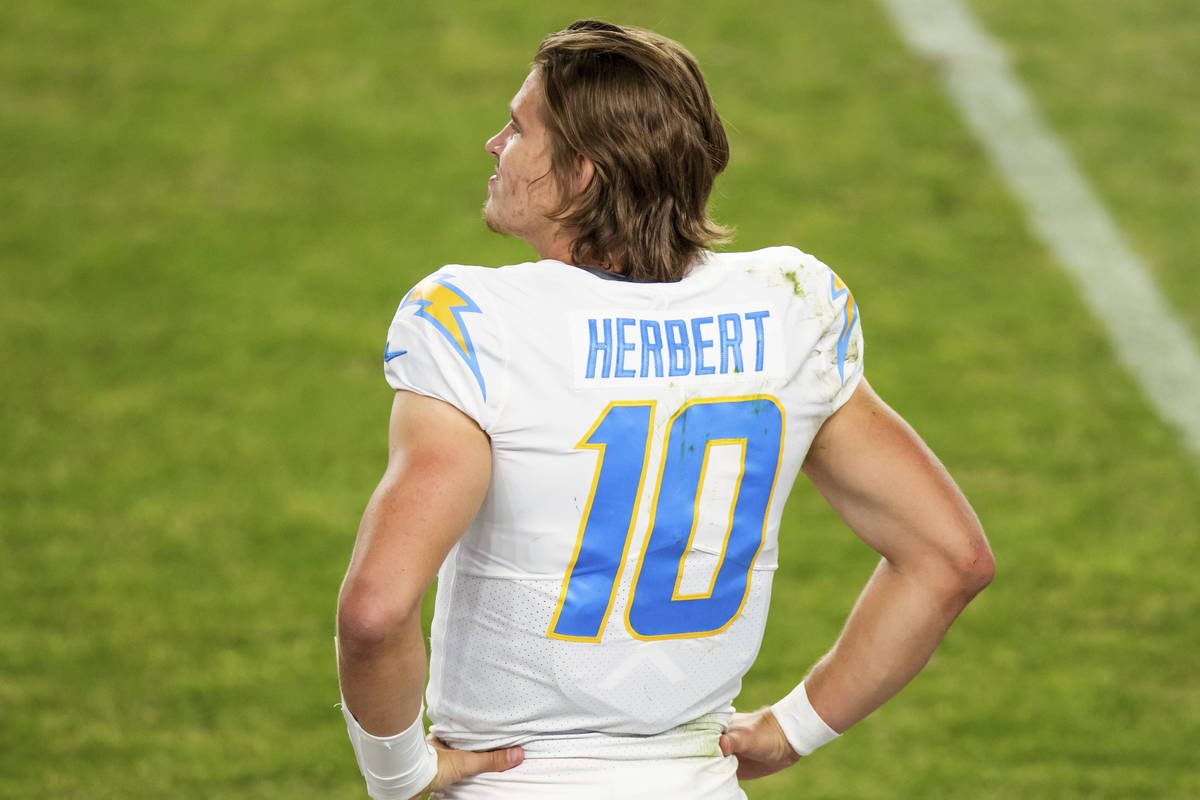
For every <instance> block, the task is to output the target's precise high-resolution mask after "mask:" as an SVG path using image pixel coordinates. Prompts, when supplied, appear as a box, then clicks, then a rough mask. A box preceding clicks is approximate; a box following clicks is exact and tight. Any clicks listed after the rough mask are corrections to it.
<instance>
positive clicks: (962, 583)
mask: <svg viewBox="0 0 1200 800" xmlns="http://www.w3.org/2000/svg"><path fill="white" fill-rule="evenodd" d="M953 568H954V573H955V580H956V584H957V586H956V588H957V591H958V593H959V594H960V595H961V596H963V597H964V598H965V599H966V600H970V599H971V598H973V597H974V596H975V595H977V594H979V593H980V592H982V591H983V590H984V589H986V588H987V586H988V584H989V583H991V582H992V578H994V577H995V576H996V557H995V556H994V555H993V554H992V548H991V547H989V546H988V543H987V539H986V538H984V536H983V532H982V531H980V532H979V533H978V534H977V535H973V536H971V537H970V538H969V540H968V541H967V543H966V546H965V547H964V548H963V549H962V551H961V552H960V553H958V554H957V555H956V557H955V559H954V565H953Z"/></svg>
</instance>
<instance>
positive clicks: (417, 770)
mask: <svg viewBox="0 0 1200 800" xmlns="http://www.w3.org/2000/svg"><path fill="white" fill-rule="evenodd" d="M424 715H425V704H424V703H422V704H421V710H420V712H418V714H417V718H416V719H415V720H413V724H412V725H409V726H408V728H406V729H405V730H403V731H401V732H400V733H397V734H396V735H395V736H387V737H383V738H381V737H379V736H372V735H371V734H369V733H367V732H366V731H364V730H363V729H362V726H361V725H359V724H358V720H356V719H355V718H354V715H353V714H351V713H350V709H348V708H346V701H345V700H343V701H342V716H343V717H345V718H346V732H347V733H349V734H350V744H352V745H353V746H354V758H355V760H357V761H358V771H359V772H361V773H362V776H363V779H364V780H366V782H367V794H368V795H370V796H371V797H372V798H374V800H409V798H411V797H413V796H414V795H416V794H418V793H420V791H421V790H422V789H424V788H425V787H426V786H428V785H429V782H430V781H432V780H433V778H434V776H435V775H436V774H437V751H436V750H434V749H433V746H432V745H430V744H429V742H427V741H425V720H424Z"/></svg>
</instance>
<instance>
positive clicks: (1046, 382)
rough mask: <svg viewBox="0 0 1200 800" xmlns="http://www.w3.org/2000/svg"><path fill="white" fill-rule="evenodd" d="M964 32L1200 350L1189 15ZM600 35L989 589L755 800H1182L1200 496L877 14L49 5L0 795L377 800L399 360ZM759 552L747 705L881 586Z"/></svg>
mask: <svg viewBox="0 0 1200 800" xmlns="http://www.w3.org/2000/svg"><path fill="white" fill-rule="evenodd" d="M969 5H970V7H971V8H972V9H973V10H974V11H975V12H976V14H977V15H978V17H979V18H980V21H981V22H982V23H983V25H984V26H986V28H987V29H988V30H989V31H990V32H991V34H992V35H993V36H995V37H996V38H997V39H999V40H1000V41H1001V42H1002V43H1003V45H1004V46H1005V47H1006V48H1007V50H1008V52H1009V53H1010V55H1011V57H1012V65H1013V68H1014V70H1015V71H1016V74H1017V75H1018V76H1019V77H1020V78H1021V80H1022V81H1023V82H1024V84H1025V86H1026V88H1027V89H1028V91H1029V92H1030V94H1031V95H1032V96H1033V97H1034V98H1035V100H1036V102H1037V103H1038V105H1039V107H1040V108H1041V110H1042V112H1043V114H1044V116H1045V118H1046V120H1047V121H1048V123H1049V124H1050V125H1051V126H1052V127H1053V128H1054V130H1055V131H1056V132H1057V133H1058V134H1059V135H1060V136H1061V137H1062V140H1063V142H1064V143H1065V145H1066V146H1067V147H1068V149H1069V150H1070V151H1071V152H1072V154H1073V155H1074V156H1075V158H1076V160H1077V162H1078V164H1079V166H1080V168H1081V170H1082V171H1083V172H1084V173H1085V174H1086V176H1087V177H1088V179H1089V180H1090V181H1091V183H1092V184H1093V186H1094V187H1095V189H1096V191H1097V194H1098V195H1099V196H1100V198H1101V199H1102V200H1103V202H1104V203H1105V204H1106V205H1107V206H1108V208H1109V209H1110V210H1111V211H1112V213H1113V216H1114V218H1115V219H1116V221H1117V222H1118V224H1119V225H1120V227H1121V228H1122V230H1123V231H1124V233H1125V234H1126V236H1127V237H1128V239H1129V241H1130V243H1131V244H1132V246H1133V248H1134V250H1136V251H1137V252H1138V253H1139V254H1140V255H1141V256H1142V257H1143V258H1144V259H1145V261H1146V264H1147V266H1148V268H1149V269H1150V271H1151V273H1152V276H1153V278H1154V280H1155V281H1156V282H1157V284H1158V286H1159V287H1160V289H1161V290H1162V292H1163V293H1164V295H1166V296H1167V297H1168V298H1169V301H1170V302H1171V304H1172V305H1173V306H1174V308H1175V310H1176V311H1177V313H1178V314H1179V316H1180V317H1181V318H1182V320H1183V321H1184V323H1185V326H1186V327H1187V328H1188V330H1189V331H1190V333H1191V335H1192V336H1193V340H1194V341H1200V271H1198V270H1197V268H1196V267H1197V263H1196V255H1195V254H1196V253H1198V252H1200V225H1197V224H1196V220H1197V219H1198V218H1200V147H1197V144H1198V143H1200V5H1197V4H1196V3H1194V2H1191V0H1144V2H1140V3H1128V2H1124V0H1046V2H1039V3H1012V2H1001V0H969ZM506 6H507V7H506ZM590 16H596V17H602V18H605V19H609V20H612V21H615V22H623V23H628V24H635V25H641V26H646V27H651V28H654V29H656V30H658V31H660V32H661V33H664V34H666V35H669V36H672V37H674V38H676V39H678V40H680V41H681V42H683V43H684V44H685V45H686V46H688V47H689V48H690V49H691V50H692V52H693V53H695V55H696V56H697V58H698V59H699V61H700V63H701V65H702V66H703V67H704V69H705V72H706V75H707V77H708V79H709V82H710V87H711V90H712V93H713V95H714V97H715V99H716V101H717V104H718V107H719V110H720V112H721V114H722V116H723V118H724V119H725V121H726V124H727V126H728V130H729V135H730V139H731V145H732V150H733V159H732V163H731V165H730V167H729V170H728V172H727V173H726V174H725V176H724V177H723V178H722V179H721V180H720V182H719V183H718V186H717V190H716V193H715V196H714V200H713V210H714V214H715V216H716V217H717V218H718V219H719V220H720V221H722V222H725V223H729V224H733V225H735V226H736V227H737V229H738V236H737V239H736V241H735V242H734V245H733V247H735V248H737V249H753V248H757V247H761V246H766V245H773V244H781V243H787V244H794V245H796V246H798V247H800V248H802V249H804V250H807V251H809V252H812V253H814V254H816V255H817V256H818V257H820V258H822V259H823V260H824V261H826V262H827V263H829V264H830V265H831V266H833V267H834V268H835V269H836V270H838V272H839V273H840V274H841V276H842V277H843V278H844V279H845V280H846V282H847V283H848V284H849V285H850V286H851V287H852V288H853V289H854V291H855V296H856V298H857V300H858V303H859V306H860V308H861V310H862V315H863V322H864V330H865V333H866V342H867V351H866V353H867V354H866V363H867V374H868V375H869V376H870V378H871V380H872V382H873V384H874V385H875V387H876V388H877V389H878V390H879V391H880V393H881V394H882V395H883V396H884V397H885V398H887V399H888V400H889V401H890V402H891V403H892V404H893V405H894V406H895V407H896V408H897V409H898V410H899V411H900V412H901V413H902V414H904V415H905V416H906V417H907V418H908V419H909V420H910V421H911V422H912V423H913V425H914V426H915V427H916V428H917V429H918V431H920V432H921V433H922V434H923V435H924V436H925V438H926V439H927V440H928V442H929V443H930V444H931V446H932V447H933V448H934V450H935V451H936V452H937V453H938V454H939V455H940V456H941V457H942V459H943V460H944V461H945V463H946V465H947V466H948V468H949V469H950V471H951V472H952V473H953V474H954V476H955V477H956V478H957V479H958V481H959V483H960V484H961V485H962V487H963V489H964V490H965V491H966V493H967V495H968V496H969V497H970V498H971V499H972V501H973V503H974V504H975V507H976V509H977V510H978V512H979V515H980V517H981V518H982V520H983V522H984V525H985V527H986V528H987V530H988V532H989V536H990V538H991V542H992V546H993V548H994V550H995V552H996V555H997V559H998V562H999V571H998V574H997V578H996V581H995V583H994V584H993V585H992V587H991V588H990V589H988V590H987V591H986V592H985V593H984V594H983V595H981V597H980V598H979V599H978V600H977V601H976V602H975V603H974V604H973V605H972V606H971V607H970V608H969V609H968V610H967V612H966V614H965V615H964V617H963V618H962V619H961V620H960V621H959V623H958V624H957V625H956V626H955V627H954V629H953V630H952V631H951V633H950V635H949V637H948V638H947V640H946V641H945V643H944V644H943V646H942V647H941V649H940V650H939V651H938V653H937V654H936V655H935V656H934V659H933V661H932V662H931V664H930V665H929V667H928V668H927V669H926V671H925V672H924V673H922V674H921V675H920V676H919V677H918V678H917V680H916V681H915V682H914V683H913V684H912V685H911V686H910V687H909V688H908V689H907V690H906V691H905V692H903V693H902V694H901V695H900V696H899V697H897V698H896V699H895V700H893V701H892V702H891V703H889V704H888V705H887V706H885V707H884V708H883V709H882V710H880V711H879V712H877V713H876V714H875V715H873V716H872V717H870V718H869V719H868V720H866V721H865V722H863V723H861V724H860V725H859V726H857V727H856V728H854V729H853V730H852V731H851V732H850V733H848V734H847V735H846V736H845V737H844V738H843V739H842V740H840V741H838V742H837V743H836V744H834V745H831V746H829V747H826V748H824V749H823V750H821V751H820V752H819V753H818V754H816V755H815V756H814V757H812V758H811V759H806V760H805V761H803V762H802V763H801V764H800V765H798V766H797V767H795V768H794V769H792V770H790V771H788V772H786V773H783V774H781V775H777V776H774V777H771V778H768V779H764V780H761V781H757V782H754V783H751V784H746V786H745V788H746V789H747V791H748V793H749V795H750V797H751V798H753V799H754V800H760V799H761V800H767V799H769V798H796V797H805V798H831V799H832V798H848V797H854V798H900V797H921V798H942V797H946V798H950V797H963V796H971V797H974V798H980V799H982V798H997V799H999V798H1006V799H1007V798H1013V797H1021V798H1024V800H1033V798H1054V799H1055V800H1063V799H1064V798H1183V797H1197V796H1200V775H1198V773H1197V770H1196V767H1195V744H1196V742H1197V741H1200V683H1198V680H1197V678H1198V674H1197V673H1198V670H1197V666H1196V664H1197V657H1198V656H1200V647H1198V645H1200V623H1198V620H1200V589H1198V588H1197V582H1196V578H1195V570H1196V566H1197V563H1200V461H1198V459H1197V457H1196V455H1195V454H1189V453H1188V451H1187V450H1186V449H1185V448H1184V447H1183V445H1182V444H1181V437H1180V434H1179V432H1178V431H1177V430H1175V429H1173V428H1171V427H1170V426H1169V425H1167V424H1166V423H1164V422H1162V421H1161V420H1160V419H1159V418H1158V417H1157V416H1156V415H1155V413H1154V411H1153V410H1152V409H1151V408H1150V406H1149V405H1148V404H1147V402H1146V400H1145V399H1144V396H1143V394H1142V391H1141V390H1140V388H1139V387H1138V386H1137V384H1136V383H1135V382H1134V380H1133V379H1132V378H1131V377H1130V376H1129V375H1128V374H1127V373H1126V372H1125V371H1124V370H1123V369H1122V368H1121V367H1120V366H1119V365H1118V363H1117V362H1116V360H1115V358H1114V357H1113V355H1112V350H1111V347H1110V345H1109V343H1108V341H1107V340H1106V338H1105V336H1104V334H1103V332H1102V329H1101V327H1100V326H1099V324H1098V323H1097V322H1096V321H1095V320H1094V319H1093V318H1092V317H1091V315H1090V314H1089V312H1088V311H1087V309H1086V308H1085V307H1084V305H1083V303H1082V301H1081V300H1080V298H1079V296H1078V293H1077V292H1076V290H1075V288H1074V284H1073V283H1072V282H1071V281H1070V280H1069V279H1068V278H1067V277H1066V275H1065V274H1064V273H1063V271H1062V270H1061V269H1060V267H1059V265H1058V264H1056V263H1055V261H1054V259H1053V257H1052V256H1051V255H1050V254H1049V253H1048V252H1047V251H1046V250H1045V248H1044V247H1043V246H1042V245H1041V244H1040V243H1039V242H1038V241H1037V240H1036V239H1035V238H1034V237H1033V236H1032V235H1031V234H1030V233H1029V231H1028V229H1027V225H1026V221H1025V218H1024V216H1023V212H1022V210H1021V208H1020V206H1019V204H1018V202H1017V201H1016V200H1015V199H1014V197H1013V196H1012V194H1011V193H1010V192H1009V190H1008V189H1007V188H1006V186H1005V185H1004V183H1003V182H1002V180H1001V178H1000V177H999V176H998V175H997V173H996V172H995V170H994V169H993V167H992V166H991V164H990V163H989V162H988V160H987V158H986V156H985V154H984V152H983V150H982V148H981V146H980V145H979V144H978V143H977V141H976V140H975V139H974V138H973V137H972V135H971V134H970V133H969V131H968V130H967V129H966V127H965V125H964V124H963V123H962V121H961V120H960V119H959V117H958V115H957V112H956V111H955V109H954V107H953V105H952V104H951V102H950V101H949V100H948V99H947V96H946V95H945V93H944V92H943V90H942V89H941V86H940V83H939V80H938V73H937V69H936V66H935V65H933V64H930V63H928V62H927V61H924V60H922V59H921V58H920V57H919V56H917V55H915V54H913V53H912V52H911V51H910V50H909V49H908V48H907V47H906V46H905V45H904V44H903V42H902V40H901V39H900V37H899V36H898V34H897V33H896V31H895V30H894V28H893V27H892V26H891V23H890V22H889V19H888V17H887V16H886V15H885V13H884V12H883V10H882V8H881V6H879V5H878V4H876V3H873V2H867V1H866V0H852V1H851V2H843V3H827V2H817V0H804V1H803V2H797V1H796V0H786V1H785V0H764V2H760V3H756V4H753V5H751V6H748V7H745V8H743V7H742V6H741V5H740V4H731V3H725V2H718V1H717V0H691V1H690V2H682V0H678V1H671V0H637V2H634V1H633V0H627V1H618V0H613V1H612V2H608V1H607V0H604V1H601V0H593V1H591V2H579V3H574V4H541V5H538V4H533V5H529V6H527V7H522V8H517V7H516V6H515V4H494V3H483V2H478V1H477V0H476V1H474V2H472V1H470V0H444V1H443V2H440V3H437V4H434V3H416V2H410V1H409V0H401V2H391V3H383V2H366V1H364V2H353V3H344V2H328V1H327V0H326V1H324V2H322V1H321V0H263V1H262V2H258V3H244V2H232V0H210V1H209V2H206V3H175V2H166V0H142V2H133V1H132V0H111V2H106V3H93V2H85V1H84V0H39V2H36V3H8V4H5V5H4V6H3V8H2V9H0V337H2V338H0V570H2V571H3V572H2V574H3V580H2V581H0V797H3V798H33V797H53V798H165V797H171V798H217V797H219V798H260V799H261V798H285V797H286V798H308V797H314V798H315V797H321V798H354V797H364V796H365V792H364V790H363V788H362V783H361V779H360V778H359V776H358V773H357V770H356V768H355V766H354V761H353V755H352V753H351V750H350V747H349V744H348V741H347V739H346V735H345V728H344V726H343V724H342V720H341V716H340V714H339V713H338V712H337V711H336V710H335V708H334V703H335V702H336V701H337V698H338V690H337V682H336V675H335V668H334V660H333V642H332V638H333V632H334V627H333V621H334V620H333V612H334V603H335V598H336V594H337V589H338V585H339V582H340V580H341V576H342V573H343V571H344V569H345V565H346V563H347V561H348V558H349V554H350V549H351V545H352V542H353V537H354V532H355V529H356V526H357V523H358V517H359V515H360V514H361V511H362V508H363V506H364V504H365V503H366V500H367V497H368V496H369V494H370V492H371V490H372V489H373V487H374V485H375V482H376V481H377V480H378V477H379V475H380V473H381V472H382V469H383V466H384V463H385V457H386V421H387V414H388V410H389V406H390V401H391V392H390V390H389V389H388V388H387V386H386V384H385V383H384V381H383V378H382V375H381V371H380V366H381V354H382V349H383V344H384V339H385V334H386V330H387V325H388V323H389V321H390V319H391V316H392V313H393V312H394V310H395V307H396V305H397V304H398V302H399V300H400V298H401V296H402V295H403V294H404V292H405V291H406V290H407V289H408V288H409V287H410V286H411V285H412V284H413V283H414V282H415V281H416V280H417V279H419V278H420V277H422V276H423V275H425V274H426V273H428V272H430V271H432V270H434V269H436V268H437V267H438V266H440V265H441V264H443V263H447V262H460V263H462V262H465V263H478V264H486V265H500V264H504V263H512V262H516V261H523V260H526V259H528V258H529V257H530V255H531V251H529V250H528V249H527V248H526V246H525V245H524V244H522V243H521V242H519V241H514V240H507V239H502V238H499V237H497V236H495V235H493V234H490V233H488V232H487V231H486V230H485V229H484V227H483V225H482V223H481V222H480V207H481V204H482V201H483V199H484V196H485V191H486V180H487V177H488V175H489V174H490V173H491V170H492V160H491V158H490V156H488V155H487V154H486V153H485V152H484V149H483V143H484V141H485V140H486V138H487V137H488V136H490V135H491V134H492V133H494V132H495V131H496V130H497V129H499V128H500V127H501V126H502V125H503V124H504V122H505V120H506V118H507V103H508V101H509V99H510V98H511V97H512V95H513V93H514V92H515V91H516V89H517V87H518V86H519V85H520V83H521V80H522V79H523V77H524V75H525V73H526V70H527V65H528V63H529V61H530V59H531V58H532V55H533V52H534V49H535V48H536V45H537V43H538V41H539V40H540V39H541V37H542V36H543V35H545V34H546V33H548V32H550V31H553V30H557V29H559V28H562V27H564V26H565V25H567V24H569V23H570V22H571V21H572V20H574V19H576V18H580V17H590ZM1145 355H1146V358H1154V357H1155V354H1154V353H1146V354H1145ZM1195 401H1196V402H1197V403H1200V398H1196V399H1195ZM781 548H782V551H783V555H782V558H783V562H784V566H783V568H782V569H781V572H780V575H779V577H778V578H777V580H776V594H775V598H774V608H775V613H774V615H773V619H772V621H771V624H770V626H769V628H768V630H767V635H766V640H765V644H764V647H763V650H762V653H761V656H760V658H759V661H758V663H757V665H756V667H755V668H754V670H753V671H752V672H751V673H750V675H749V676H748V677H747V679H746V681H745V683H744V688H743V693H742V696H741V698H740V699H739V701H738V705H739V707H740V708H744V709H750V708H754V707H757V706H759V705H762V704H765V703H768V702H771V701H774V700H775V699H778V697H780V696H781V695H782V694H783V693H784V692H786V691H787V690H788V689H790V688H791V687H792V686H793V685H794V684H795V682H796V681H797V680H798V679H799V678H800V677H802V675H803V674H804V672H805V671H806V670H807V669H808V667H809V666H810V665H811V664H812V663H813V662H814V661H815V660H816V659H817V658H818V657H819V656H820V655H821V654H822V653H823V651H824V650H825V649H826V648H827V647H828V646H829V645H830V644H831V643H832V641H833V639H834V637H835V636H836V634H837V632H838V630H839V628H840V625H841V623H842V620H843V619H844V618H845V615H846V613H847V612H848V610H849V608H850V606H851V604H852V603H853V600H854V598H855V596H856V595H857V593H858V590H859V589H860V588H861V586H862V584H863V583H864V582H865V580H866V578H867V577H868V575H869V573H870V571H871V569H872V568H873V566H874V563H875V560H876V559H875V556H874V555H873V554H872V553H871V552H870V551H869V550H868V549H867V548H866V547H865V546H864V545H862V544H861V543H859V542H858V541H857V540H856V539H855V538H854V537H853V536H852V535H851V534H850V533H849V532H848V531H847V530H846V529H845V528H844V526H843V525H842V524H841V523H840V522H839V521H838V520H837V519H836V518H835V517H834V516H833V515H832V513H831V512H829V511H828V509H827V508H826V507H825V506H824V504H823V502H822V501H821V500H820V498H819V497H817V496H816V494H815V492H814V491H813V490H812V489H811V487H809V486H808V485H807V484H806V483H805V482H804V481H803V480H801V481H800V482H799V483H798V484H797V486H796V489H795V491H794V493H793V495H792V498H791V500H790V502H789V507H788V515H787V518H786V522H785V526H784V530H783V531H782V532H781Z"/></svg>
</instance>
